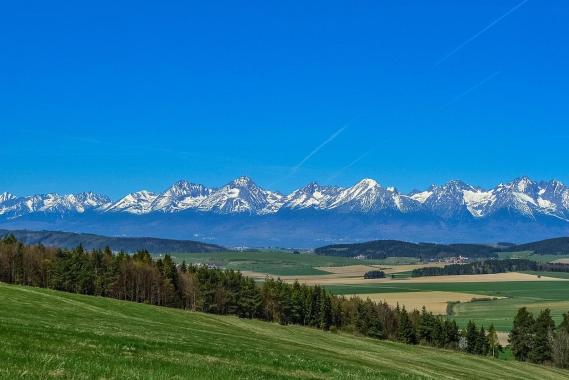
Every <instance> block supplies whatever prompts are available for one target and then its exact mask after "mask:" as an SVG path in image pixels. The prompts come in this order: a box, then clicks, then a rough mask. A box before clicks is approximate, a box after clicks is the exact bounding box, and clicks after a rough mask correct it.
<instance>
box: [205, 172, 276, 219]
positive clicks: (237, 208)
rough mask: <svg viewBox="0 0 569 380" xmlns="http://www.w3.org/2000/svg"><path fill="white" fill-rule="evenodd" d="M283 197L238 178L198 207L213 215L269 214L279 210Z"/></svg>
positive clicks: (248, 180) (245, 179)
mask: <svg viewBox="0 0 569 380" xmlns="http://www.w3.org/2000/svg"><path fill="white" fill-rule="evenodd" d="M283 199H284V197H283V196H282V195H281V194H279V193H275V192H271V191H266V190H263V189H261V188H260V187H258V186H257V185H256V184H255V182H253V180H251V178H249V177H239V178H237V179H234V180H233V181H231V182H229V183H228V184H227V185H225V186H223V187H222V188H221V189H218V190H216V191H214V192H213V193H212V194H211V195H210V196H209V197H207V199H205V200H204V201H203V202H202V203H200V205H199V210H201V211H212V212H215V213H223V214H225V213H237V214H240V213H249V214H269V213H274V212H276V211H278V210H279V209H280V207H281V206H282V204H283Z"/></svg>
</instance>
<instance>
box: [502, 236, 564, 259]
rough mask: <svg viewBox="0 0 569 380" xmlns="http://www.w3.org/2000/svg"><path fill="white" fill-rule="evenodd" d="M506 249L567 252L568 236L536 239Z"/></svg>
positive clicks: (555, 253) (551, 252)
mask: <svg viewBox="0 0 569 380" xmlns="http://www.w3.org/2000/svg"><path fill="white" fill-rule="evenodd" d="M507 251H512V252H521V251H533V252H534V253H536V254H539V255H562V254H568V253H569V237H560V238H555V239H547V240H541V241H536V242H533V243H527V244H519V245H516V246H514V247H510V248H508V249H507Z"/></svg>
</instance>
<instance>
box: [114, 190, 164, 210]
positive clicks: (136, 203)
mask: <svg viewBox="0 0 569 380" xmlns="http://www.w3.org/2000/svg"><path fill="white" fill-rule="evenodd" d="M157 197H158V196H157V195H156V194H155V193H153V192H150V191H147V190H140V191H137V192H135V193H130V194H128V195H126V196H125V197H123V198H121V199H120V200H118V201H117V202H115V203H113V204H111V205H109V206H108V207H106V208H105V211H109V212H127V213H130V214H146V213H148V212H150V211H152V202H154V201H155V200H156V198H157Z"/></svg>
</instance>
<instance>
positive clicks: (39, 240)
mask: <svg viewBox="0 0 569 380" xmlns="http://www.w3.org/2000/svg"><path fill="white" fill-rule="evenodd" d="M8 234H12V235H14V236H15V237H16V239H18V240H19V241H21V242H23V243H25V244H43V245H44V246H47V247H60V248H75V247H77V246H78V245H79V244H81V245H83V247H84V248H86V249H103V248H105V247H109V248H110V249H112V250H113V251H125V252H136V251H138V250H143V249H145V250H147V251H149V252H152V253H170V252H213V251H216V252H218V251H224V250H225V248H223V247H221V246H219V245H215V244H207V243H201V242H198V241H192V240H170V239H157V238H150V237H109V236H101V235H94V234H76V233H72V232H60V231H27V230H15V231H12V230H0V237H3V236H6V235H8Z"/></svg>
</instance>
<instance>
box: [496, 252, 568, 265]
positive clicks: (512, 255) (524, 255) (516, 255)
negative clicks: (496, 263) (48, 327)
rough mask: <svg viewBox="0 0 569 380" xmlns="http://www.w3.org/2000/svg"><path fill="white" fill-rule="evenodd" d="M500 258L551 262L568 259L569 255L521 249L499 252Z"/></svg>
mask: <svg viewBox="0 0 569 380" xmlns="http://www.w3.org/2000/svg"><path fill="white" fill-rule="evenodd" d="M498 257H499V258H500V259H527V260H533V261H537V262H540V263H549V262H551V261H555V260H558V259H568V258H569V255H538V254H534V253H533V251H520V252H499V253H498Z"/></svg>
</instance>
